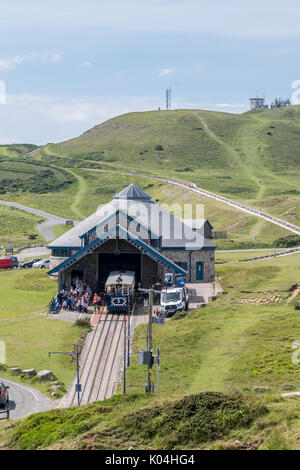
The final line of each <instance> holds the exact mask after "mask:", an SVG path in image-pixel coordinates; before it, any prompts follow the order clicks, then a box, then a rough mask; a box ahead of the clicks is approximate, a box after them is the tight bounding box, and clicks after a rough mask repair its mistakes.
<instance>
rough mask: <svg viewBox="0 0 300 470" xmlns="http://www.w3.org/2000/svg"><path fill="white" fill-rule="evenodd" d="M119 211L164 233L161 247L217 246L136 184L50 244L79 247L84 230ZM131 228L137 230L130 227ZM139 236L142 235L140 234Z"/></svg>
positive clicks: (93, 226)
mask: <svg viewBox="0 0 300 470" xmlns="http://www.w3.org/2000/svg"><path fill="white" fill-rule="evenodd" d="M118 211H122V212H124V213H126V214H127V215H128V216H129V218H132V221H133V224H132V225H134V223H135V224H141V226H143V227H145V228H147V229H148V230H149V232H150V233H151V234H155V235H156V237H161V239H162V241H161V248H162V249H165V250H168V249H185V250H201V249H211V250H214V249H215V248H216V246H215V245H214V244H213V243H212V242H211V241H209V240H207V239H206V238H205V237H204V236H203V234H201V233H198V232H195V231H193V230H192V228H190V227H189V226H188V225H186V224H185V223H184V222H183V221H182V220H180V219H178V218H177V217H175V216H174V215H173V214H170V213H169V212H168V211H166V210H165V209H164V208H163V207H160V206H158V205H157V204H155V203H154V202H153V201H152V200H151V198H150V196H149V195H148V194H146V193H145V192H144V191H142V190H141V189H139V188H137V186H135V185H130V186H128V187H127V188H125V189H124V190H123V191H121V192H120V193H119V194H117V195H116V196H115V197H114V198H113V200H112V201H111V202H110V203H108V204H106V205H104V206H102V207H100V208H99V209H98V210H97V211H96V212H95V213H94V214H92V215H91V216H90V217H88V218H87V219H85V220H83V221H82V222H80V223H79V224H78V225H76V226H75V227H73V228H72V229H71V230H69V231H68V232H66V233H65V234H63V235H62V236H60V237H59V238H58V239H57V240H54V241H53V242H52V243H50V245H49V248H58V247H59V248H64V247H65V248H73V249H78V248H80V247H81V238H82V237H83V236H84V235H85V234H87V233H89V232H91V231H93V230H94V229H96V227H97V226H99V225H100V224H101V223H102V222H103V221H104V220H106V219H108V218H112V217H114V216H115V215H116V214H117V213H118ZM116 224H117V222H116ZM131 232H132V233H133V232H134V230H133V229H131ZM136 237H137V238H139V235H136Z"/></svg>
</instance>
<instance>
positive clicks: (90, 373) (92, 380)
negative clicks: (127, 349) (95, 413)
mask: <svg viewBox="0 0 300 470" xmlns="http://www.w3.org/2000/svg"><path fill="white" fill-rule="evenodd" d="M124 325H125V316H124V315H111V314H109V313H107V312H105V313H103V314H102V318H101V321H99V323H98V324H97V326H95V327H94V329H93V331H92V332H91V333H90V334H89V336H88V338H87V340H86V344H85V347H84V349H83V351H82V354H81V357H80V364H79V367H80V372H79V382H80V384H81V393H80V404H81V405H86V404H88V403H92V402H94V401H98V400H104V399H105V398H109V397H110V396H112V395H113V393H114V391H115V386H116V384H117V378H118V375H119V369H120V367H119V366H120V363H121V359H122V355H123V341H122V338H123V335H124ZM122 333H123V334H122ZM77 403H78V402H77V392H76V378H75V379H74V381H73V382H72V384H71V386H70V388H69V391H68V393H67V396H66V397H64V399H63V400H62V403H61V407H65V406H72V405H77Z"/></svg>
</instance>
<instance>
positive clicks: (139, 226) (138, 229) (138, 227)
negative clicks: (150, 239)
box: [136, 224, 141, 232]
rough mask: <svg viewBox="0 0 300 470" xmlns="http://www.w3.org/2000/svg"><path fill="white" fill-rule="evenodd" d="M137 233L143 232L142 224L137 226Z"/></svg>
mask: <svg viewBox="0 0 300 470" xmlns="http://www.w3.org/2000/svg"><path fill="white" fill-rule="evenodd" d="M136 231H137V232H140V231H141V225H140V224H137V226H136Z"/></svg>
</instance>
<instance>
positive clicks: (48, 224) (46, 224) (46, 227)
mask: <svg viewBox="0 0 300 470" xmlns="http://www.w3.org/2000/svg"><path fill="white" fill-rule="evenodd" d="M0 204H2V205H3V206H8V207H15V208H16V209H19V210H21V211H25V212H28V213H30V214H35V215H38V216H40V217H41V218H43V219H46V220H45V221H43V222H42V223H40V224H38V225H37V229H38V231H39V232H40V234H41V235H42V236H43V237H44V238H45V239H46V241H47V242H48V241H50V240H53V239H54V238H55V237H54V234H53V230H52V228H53V227H54V226H55V225H62V224H65V223H66V220H67V219H64V218H63V217H58V216H57V215H53V214H49V212H45V211H41V210H39V209H35V208H33V207H29V206H24V205H23V204H18V203H16V202H10V201H4V200H2V199H0Z"/></svg>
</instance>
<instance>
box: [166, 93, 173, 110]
mask: <svg viewBox="0 0 300 470" xmlns="http://www.w3.org/2000/svg"><path fill="white" fill-rule="evenodd" d="M171 94H172V89H171V87H170V88H167V89H166V110H167V111H169V110H170V109H171Z"/></svg>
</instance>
